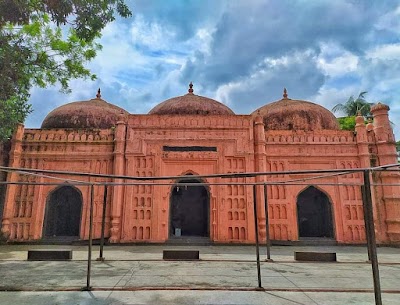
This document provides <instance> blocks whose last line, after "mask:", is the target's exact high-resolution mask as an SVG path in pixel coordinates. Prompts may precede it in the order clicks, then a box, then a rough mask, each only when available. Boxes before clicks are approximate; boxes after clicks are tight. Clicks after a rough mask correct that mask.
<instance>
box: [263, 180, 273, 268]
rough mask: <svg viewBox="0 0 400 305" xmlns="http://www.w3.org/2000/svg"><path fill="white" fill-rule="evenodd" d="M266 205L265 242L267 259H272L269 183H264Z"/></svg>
mask: <svg viewBox="0 0 400 305" xmlns="http://www.w3.org/2000/svg"><path fill="white" fill-rule="evenodd" d="M264 206H265V244H266V246H267V261H272V260H271V240H270V236H269V219H268V193H267V185H266V184H264Z"/></svg>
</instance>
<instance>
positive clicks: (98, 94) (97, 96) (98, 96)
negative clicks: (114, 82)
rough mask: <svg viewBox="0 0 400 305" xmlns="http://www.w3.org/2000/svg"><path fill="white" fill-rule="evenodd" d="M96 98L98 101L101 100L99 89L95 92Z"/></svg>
mask: <svg viewBox="0 0 400 305" xmlns="http://www.w3.org/2000/svg"><path fill="white" fill-rule="evenodd" d="M96 98H98V99H100V98H101V91H100V88H99V90H97V94H96Z"/></svg>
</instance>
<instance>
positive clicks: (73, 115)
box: [41, 89, 129, 129]
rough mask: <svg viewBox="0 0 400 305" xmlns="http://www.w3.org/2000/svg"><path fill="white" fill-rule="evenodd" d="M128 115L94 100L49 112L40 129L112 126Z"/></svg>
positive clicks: (113, 106)
mask: <svg viewBox="0 0 400 305" xmlns="http://www.w3.org/2000/svg"><path fill="white" fill-rule="evenodd" d="M128 114H129V113H128V112H127V111H125V110H124V109H122V108H121V107H118V106H115V105H113V104H110V103H107V102H106V101H105V100H103V99H102V98H101V95H100V89H99V91H98V93H97V95H96V98H94V99H91V100H88V101H79V102H73V103H69V104H65V105H62V106H60V107H58V108H56V109H54V110H53V111H51V112H50V113H49V114H48V115H47V116H46V118H45V119H44V120H43V123H42V127H41V128H100V129H106V128H111V127H112V126H114V125H115V124H116V123H117V121H118V118H119V117H120V116H121V115H128Z"/></svg>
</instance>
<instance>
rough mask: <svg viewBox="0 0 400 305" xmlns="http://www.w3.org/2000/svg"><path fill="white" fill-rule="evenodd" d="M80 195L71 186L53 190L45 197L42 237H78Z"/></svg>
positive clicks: (80, 207) (80, 206)
mask: <svg viewBox="0 0 400 305" xmlns="http://www.w3.org/2000/svg"><path fill="white" fill-rule="evenodd" d="M81 214H82V194H81V192H80V191H79V190H78V189H76V188H75V187H72V186H62V187H59V188H57V189H55V190H54V191H53V192H51V193H50V195H49V196H48V197H47V206H46V214H45V225H44V236H45V237H63V236H79V229H80V223H81Z"/></svg>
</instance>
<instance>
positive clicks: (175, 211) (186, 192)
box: [170, 179, 210, 237]
mask: <svg viewBox="0 0 400 305" xmlns="http://www.w3.org/2000/svg"><path fill="white" fill-rule="evenodd" d="M179 183H188V185H187V186H176V185H175V186H173V187H172V190H171V207H170V213H171V215H170V236H171V237H209V236H210V233H209V209H210V196H209V192H208V189H207V188H206V187H205V186H202V185H190V184H191V183H203V182H202V181H200V180H197V179H182V180H180V181H179Z"/></svg>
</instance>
